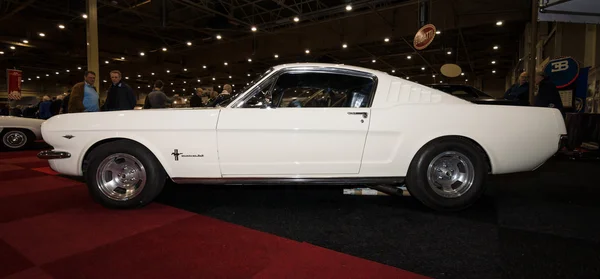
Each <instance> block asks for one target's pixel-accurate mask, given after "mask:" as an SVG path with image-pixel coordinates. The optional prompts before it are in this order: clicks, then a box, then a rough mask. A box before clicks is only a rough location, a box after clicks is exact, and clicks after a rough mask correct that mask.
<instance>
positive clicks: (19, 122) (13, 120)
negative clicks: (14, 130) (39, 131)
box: [0, 116, 45, 127]
mask: <svg viewBox="0 0 600 279" xmlns="http://www.w3.org/2000/svg"><path fill="white" fill-rule="evenodd" d="M44 121H45V120H43V119H36V118H25V117H16V116H0V127H30V126H34V127H35V126H37V127H39V126H40V125H42V123H44Z"/></svg>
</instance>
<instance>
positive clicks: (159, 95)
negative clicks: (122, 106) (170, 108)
mask: <svg viewBox="0 0 600 279" xmlns="http://www.w3.org/2000/svg"><path fill="white" fill-rule="evenodd" d="M163 87H164V83H163V82H162V80H157V81H156V82H155V83H154V90H153V91H152V92H150V94H148V96H146V101H145V103H144V108H145V109H156V108H166V107H167V104H170V103H173V99H171V98H169V97H167V95H166V94H165V93H164V92H163V91H162V90H163Z"/></svg>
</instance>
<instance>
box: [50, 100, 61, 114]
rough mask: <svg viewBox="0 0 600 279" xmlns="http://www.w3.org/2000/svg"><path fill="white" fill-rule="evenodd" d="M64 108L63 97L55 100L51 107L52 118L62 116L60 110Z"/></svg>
mask: <svg viewBox="0 0 600 279" xmlns="http://www.w3.org/2000/svg"><path fill="white" fill-rule="evenodd" d="M62 106H63V95H58V96H56V99H55V100H52V104H51V105H50V112H51V113H52V116H55V115H58V114H60V109H61V108H62Z"/></svg>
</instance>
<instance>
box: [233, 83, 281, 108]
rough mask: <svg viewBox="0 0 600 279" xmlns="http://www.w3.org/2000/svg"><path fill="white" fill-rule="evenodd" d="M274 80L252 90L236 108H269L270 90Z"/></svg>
mask: <svg viewBox="0 0 600 279" xmlns="http://www.w3.org/2000/svg"><path fill="white" fill-rule="evenodd" d="M273 82H274V80H273V79H271V80H267V81H265V82H263V83H261V84H259V85H257V86H256V87H254V88H253V89H252V91H250V92H249V94H248V96H249V97H246V98H245V99H244V100H243V101H242V102H241V103H240V104H239V105H238V106H237V107H238V108H269V107H271V94H270V91H269V90H270V89H271V86H272V85H273Z"/></svg>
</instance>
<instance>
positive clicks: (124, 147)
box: [83, 140, 167, 209]
mask: <svg viewBox="0 0 600 279" xmlns="http://www.w3.org/2000/svg"><path fill="white" fill-rule="evenodd" d="M115 154H121V155H119V156H127V157H125V158H135V160H137V161H136V162H134V163H135V165H136V166H137V165H139V164H141V166H143V170H141V171H138V173H140V174H141V173H142V172H143V173H144V174H145V182H144V183H140V184H139V187H138V189H141V190H140V191H139V193H138V194H137V195H136V196H133V197H130V198H121V199H119V198H111V197H110V196H109V195H108V194H106V193H105V192H103V190H102V189H105V188H103V187H101V186H100V184H102V181H101V180H102V179H103V178H101V177H107V176H102V175H100V178H99V174H98V170H99V168H100V167H101V164H102V163H103V161H104V160H105V159H107V158H111V157H112V156H115ZM120 158H124V157H120ZM117 161H119V160H109V162H117ZM121 161H123V162H124V161H125V160H122V159H121ZM85 162H86V163H85V166H84V173H83V176H84V178H85V181H86V184H87V187H88V190H89V193H90V195H91V196H92V198H93V199H94V200H95V201H96V202H98V203H100V204H101V205H103V206H105V207H108V208H115V209H130V208H139V207H143V206H145V205H147V204H149V203H150V202H152V201H153V200H154V199H155V198H156V197H157V196H158V195H159V194H160V192H161V191H162V189H163V187H164V185H165V182H166V178H167V174H166V172H165V171H164V169H163V167H162V165H161V164H160V162H159V161H158V160H157V159H156V157H155V156H154V154H152V152H151V151H150V150H148V149H147V148H146V147H144V146H142V145H140V144H138V143H136V142H133V141H130V140H117V141H112V142H108V143H104V144H101V145H99V146H98V147H96V148H94V149H93V150H92V151H91V152H90V153H89V155H88V156H87V158H86V160H85ZM129 162H130V163H131V162H132V161H131V160H129ZM115 164H119V163H115ZM103 165H104V164H103ZM119 167H120V166H119ZM113 175H114V174H113ZM111 177H112V179H120V177H118V178H115V177H114V176H111ZM133 179H134V180H135V181H139V179H138V180H136V179H135V178H133ZM99 183H100V184H99ZM122 189H125V188H121V189H119V190H121V192H122V191H123V190H122ZM105 191H109V190H106V189H105ZM109 192H111V191H109ZM112 192H114V193H113V194H118V193H116V192H118V191H112Z"/></svg>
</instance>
